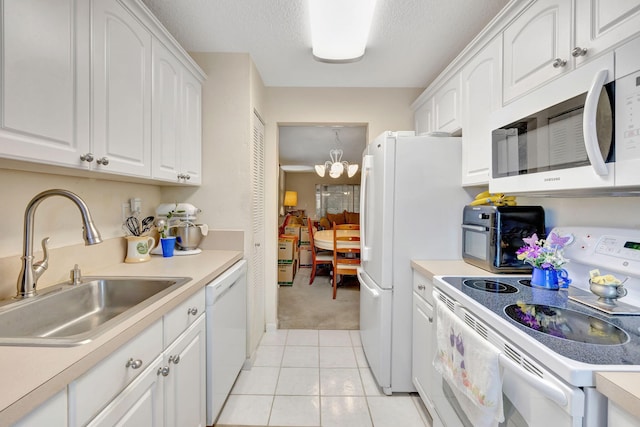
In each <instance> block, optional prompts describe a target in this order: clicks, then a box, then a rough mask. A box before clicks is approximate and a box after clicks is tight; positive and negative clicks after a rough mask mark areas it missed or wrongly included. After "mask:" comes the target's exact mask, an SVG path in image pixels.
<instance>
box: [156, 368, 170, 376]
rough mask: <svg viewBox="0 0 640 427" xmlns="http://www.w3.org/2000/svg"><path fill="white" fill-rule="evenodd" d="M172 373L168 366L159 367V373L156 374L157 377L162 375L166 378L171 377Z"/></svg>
mask: <svg viewBox="0 0 640 427" xmlns="http://www.w3.org/2000/svg"><path fill="white" fill-rule="evenodd" d="M170 371H171V369H169V367H168V366H165V367H162V366H161V367H159V368H158V372H156V375H162V376H163V377H166V376H167V375H169V372H170Z"/></svg>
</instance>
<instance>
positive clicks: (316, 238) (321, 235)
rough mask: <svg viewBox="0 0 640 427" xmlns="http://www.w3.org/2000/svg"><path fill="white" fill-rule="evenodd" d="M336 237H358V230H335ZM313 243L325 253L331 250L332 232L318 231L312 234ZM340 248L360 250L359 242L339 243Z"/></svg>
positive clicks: (345, 241)
mask: <svg viewBox="0 0 640 427" xmlns="http://www.w3.org/2000/svg"><path fill="white" fill-rule="evenodd" d="M336 234H337V235H338V236H356V237H360V230H336ZM313 243H314V245H315V246H316V247H317V248H319V249H325V250H327V251H332V250H333V230H318V231H316V232H315V233H313ZM340 247H345V248H354V249H357V248H360V241H359V240H356V241H348V240H344V241H341V242H340Z"/></svg>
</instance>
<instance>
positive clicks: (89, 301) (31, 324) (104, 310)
mask: <svg viewBox="0 0 640 427" xmlns="http://www.w3.org/2000/svg"><path fill="white" fill-rule="evenodd" d="M190 280H191V278H189V277H144V278H142V277H85V278H83V281H82V283H80V284H77V285H71V284H69V283H67V284H62V285H56V286H52V287H50V288H46V289H44V290H43V291H41V292H40V294H39V295H36V296H35V297H31V298H26V299H23V300H18V301H12V302H7V303H6V304H5V305H3V306H0V345H19V346H74V345H80V344H86V343H88V342H91V341H92V340H94V339H96V338H97V337H98V336H100V335H101V334H103V333H105V332H106V331H108V330H109V329H111V328H113V327H114V326H116V325H118V324H120V323H122V322H123V321H124V320H126V319H128V318H129V317H131V316H132V315H134V314H136V313H137V312H139V311H140V310H142V309H144V308H145V307H148V306H149V305H151V304H153V303H154V302H155V301H157V300H159V299H161V298H162V297H164V296H165V295H167V294H169V293H171V292H173V291H174V290H176V289H178V288H179V287H180V286H182V285H184V284H185V283H187V282H189V281H190Z"/></svg>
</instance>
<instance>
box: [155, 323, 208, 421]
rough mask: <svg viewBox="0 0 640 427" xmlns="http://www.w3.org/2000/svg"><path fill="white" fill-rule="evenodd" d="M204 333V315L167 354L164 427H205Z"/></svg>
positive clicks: (165, 353) (165, 364) (164, 367)
mask: <svg viewBox="0 0 640 427" xmlns="http://www.w3.org/2000/svg"><path fill="white" fill-rule="evenodd" d="M202 313H204V311H203V312H202ZM205 332H206V331H205V316H203V315H201V316H200V317H199V318H198V320H196V322H195V323H194V324H193V325H192V326H190V327H189V329H188V330H187V331H186V332H185V333H184V334H182V335H181V336H180V338H178V339H177V340H176V341H175V342H174V343H173V344H172V345H171V346H170V347H169V348H168V349H167V350H166V351H165V352H164V363H163V368H162V369H163V371H162V375H163V380H164V382H165V384H164V407H165V412H164V415H165V416H164V421H165V424H164V425H165V426H180V427H199V426H200V427H204V426H206V416H207V404H206V372H207V367H206V342H207V339H206V334H205ZM165 369H166V371H165Z"/></svg>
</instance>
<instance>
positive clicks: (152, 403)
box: [88, 316, 206, 427]
mask: <svg viewBox="0 0 640 427" xmlns="http://www.w3.org/2000/svg"><path fill="white" fill-rule="evenodd" d="M205 342H206V337H205V319H204V316H200V317H199V318H198V320H196V321H195V323H194V324H193V325H192V326H190V327H189V329H188V330H187V331H185V332H184V333H183V334H182V335H181V336H180V337H179V338H178V339H177V340H176V341H175V342H174V343H173V344H172V345H171V346H170V347H169V348H168V349H167V350H165V351H164V352H163V353H162V355H161V356H159V357H158V358H156V360H154V361H153V363H152V364H151V365H150V366H149V367H148V368H147V369H146V370H145V371H144V372H143V373H142V374H141V375H140V376H139V377H138V378H136V380H135V381H133V382H132V383H131V384H130V385H129V386H127V388H125V389H124V390H123V391H122V392H121V393H120V394H119V395H118V397H116V398H115V399H114V400H113V401H112V402H111V403H109V405H108V406H107V407H106V408H105V409H104V410H102V411H101V412H100V414H98V416H96V417H95V418H94V419H93V420H91V422H90V423H89V424H88V425H89V426H91V427H110V426H114V425H117V426H130V427H139V426H154V427H159V426H167V427H169V426H176V427H177V426H179V427H198V426H205V417H206V401H205V390H206V389H205V372H206V368H205V357H206V356H205Z"/></svg>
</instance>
